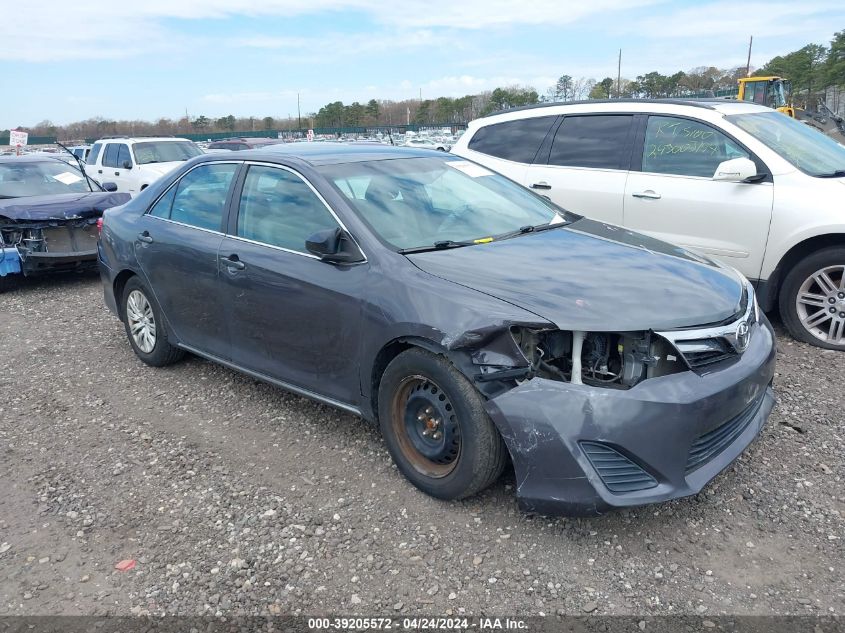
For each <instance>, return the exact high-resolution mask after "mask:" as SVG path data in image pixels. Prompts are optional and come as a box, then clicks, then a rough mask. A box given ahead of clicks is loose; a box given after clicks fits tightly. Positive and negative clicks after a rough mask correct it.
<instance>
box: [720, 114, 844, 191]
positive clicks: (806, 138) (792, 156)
mask: <svg viewBox="0 0 845 633" xmlns="http://www.w3.org/2000/svg"><path fill="white" fill-rule="evenodd" d="M726 118H727V119H728V120H729V121H731V122H732V123H734V124H735V125H737V126H738V127H740V128H742V129H743V130H745V131H746V132H748V133H749V134H751V135H752V136H754V137H755V138H756V139H757V140H759V141H760V142H761V143H763V144H764V145H766V146H767V147H769V148H770V149H772V150H774V151H775V152H777V153H778V154H780V155H781V156H782V157H783V158H785V159H786V160H788V161H789V162H790V163H792V164H793V165H795V166H796V167H797V168H798V169H800V170H801V171H803V172H805V173H807V174H809V175H810V176H828V177H830V176H832V175H835V174H837V173H839V172H842V171H845V146H842V145H840V144H839V143H837V142H836V141H834V140H833V139H832V138H830V137H828V136H825V135H824V134H822V133H821V132H819V131H818V130H815V129H813V128H811V127H810V126H809V125H807V124H806V123H801V122H799V121H796V120H795V119H793V118H791V117H788V116H786V115H784V114H781V113H780V112H760V113H755V114H733V115H730V116H728V117H726Z"/></svg>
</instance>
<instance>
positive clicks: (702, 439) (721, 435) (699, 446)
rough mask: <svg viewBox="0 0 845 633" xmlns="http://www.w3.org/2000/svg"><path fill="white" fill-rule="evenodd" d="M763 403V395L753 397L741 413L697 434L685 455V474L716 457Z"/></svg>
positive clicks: (743, 428)
mask: <svg viewBox="0 0 845 633" xmlns="http://www.w3.org/2000/svg"><path fill="white" fill-rule="evenodd" d="M762 404H763V396H761V397H759V398H757V399H755V400H754V401H753V402H752V403H751V404H750V405H748V406H747V407H746V408H745V409H744V410H743V412H742V413H740V414H739V415H737V416H736V417H733V418H731V419H730V420H728V421H727V422H725V423H724V424H722V425H721V426H718V427H716V428H715V429H713V430H712V431H708V432H707V433H704V434H703V435H699V436H698V438H697V439H696V440H695V442H693V444H692V447H691V448H690V452H689V455H688V456H687V466H686V472H687V474H689V473H691V472H692V471H694V470H696V469H697V468H700V467H701V466H704V464H706V463H707V462H709V461H710V460H712V459H713V458H714V457H716V456H717V455H718V454H719V453H721V452H722V451H723V450H725V449H726V448H727V447H728V446H730V445H731V444H732V443H733V442H734V440H736V438H738V437H739V436H740V435H742V433H743V431H745V429H746V428H747V427H748V425H749V424H750V423H751V420H753V419H754V416H756V415H757V412H758V411H759V410H760V406H761V405H762Z"/></svg>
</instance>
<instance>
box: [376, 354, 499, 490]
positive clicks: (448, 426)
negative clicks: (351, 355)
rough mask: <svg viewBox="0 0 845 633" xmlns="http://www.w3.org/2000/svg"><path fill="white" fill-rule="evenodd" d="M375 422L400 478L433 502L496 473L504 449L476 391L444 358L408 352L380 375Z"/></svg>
mask: <svg viewBox="0 0 845 633" xmlns="http://www.w3.org/2000/svg"><path fill="white" fill-rule="evenodd" d="M378 402H379V406H378V409H379V425H380V426H381V432H382V435H383V436H384V439H385V443H386V444H387V449H388V451H389V452H390V455H391V457H392V458H393V461H394V462H395V463H396V465H397V466H398V468H399V470H400V471H402V474H404V475H405V477H407V478H408V480H409V481H410V482H411V483H412V484H414V485H415V486H416V487H417V488H419V489H420V490H422V491H423V492H425V493H426V494H429V495H431V496H432V497H437V498H438V499H447V500H451V499H463V498H464V497H469V496H471V495H473V494H475V493H477V492H479V491H481V490H483V489H484V488H487V487H488V486H489V485H490V484H492V483H493V482H494V481H496V479H498V478H499V476H500V475H501V474H502V470H503V469H504V467H505V462H506V460H507V449H506V448H505V444H504V441H503V440H502V437H501V436H500V435H499V432H498V430H497V429H496V427H495V426H494V425H493V422H492V421H491V420H490V417H489V416H488V415H487V412H486V411H485V410H484V401H483V400H482V398H481V395H480V394H479V393H478V391H476V389H475V387H473V385H472V384H471V383H470V382H469V380H467V379H466V378H465V377H464V376H463V374H461V373H460V372H459V371H458V370H457V369H455V367H454V366H453V365H452V364H451V363H450V362H449V361H448V360H446V359H445V358H443V357H442V356H439V355H435V354H432V353H431V352H428V351H425V350H422V349H418V348H414V349H409V350H407V351H405V352H402V353H401V354H399V355H398V356H397V357H396V358H394V359H393V361H391V363H390V364H389V365H388V366H387V369H385V371H384V375H383V376H382V379H381V383H380V384H379V391H378Z"/></svg>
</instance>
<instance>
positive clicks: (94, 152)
mask: <svg viewBox="0 0 845 633" xmlns="http://www.w3.org/2000/svg"><path fill="white" fill-rule="evenodd" d="M101 149H103V144H102V143H94V145H93V146H92V147H91V151H90V152H89V153H88V160H87V161H85V164H86V165H96V164H97V156H99V155H100V150H101Z"/></svg>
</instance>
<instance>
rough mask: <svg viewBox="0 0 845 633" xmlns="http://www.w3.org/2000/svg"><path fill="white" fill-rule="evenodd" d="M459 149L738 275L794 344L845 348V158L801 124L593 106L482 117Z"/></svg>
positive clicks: (728, 113) (621, 103)
mask: <svg viewBox="0 0 845 633" xmlns="http://www.w3.org/2000/svg"><path fill="white" fill-rule="evenodd" d="M452 152H453V153H455V154H458V155H460V156H463V157H465V158H468V159H471V160H474V161H476V162H479V163H481V164H483V165H486V166H487V167H490V168H491V169H494V170H496V171H498V172H500V173H502V174H504V175H506V176H508V177H509V178H511V179H512V180H515V181H517V182H519V183H521V184H523V185H525V186H526V187H530V188H531V189H532V190H534V191H536V192H537V193H540V194H542V195H544V196H546V197H548V198H550V199H551V200H552V201H554V202H555V203H557V204H558V205H560V206H562V207H564V208H566V209H568V210H570V211H574V212H575V213H579V214H583V215H586V216H589V217H593V218H596V219H599V220H604V221H606V222H608V223H612V224H618V225H622V226H625V227H629V228H631V229H634V230H636V231H639V232H642V233H647V234H650V235H653V236H655V237H658V238H660V239H663V240H666V241H667V242H673V243H675V244H678V245H680V246H683V247H685V248H689V249H691V250H694V251H697V252H699V253H702V254H705V255H707V256H711V257H715V258H718V259H720V260H721V261H723V262H725V263H727V264H730V265H731V266H733V267H735V268H737V269H738V270H739V271H740V272H742V273H743V274H744V275H745V276H746V277H748V278H749V279H751V280H752V282H753V283H754V285H755V287H756V288H757V295H758V298H759V301H760V304H761V305H762V306H763V308H764V309H767V310H768V309H771V308H774V307H775V306H776V305H779V307H780V312H781V315H782V318H783V321H784V323H785V324H786V326H787V327H788V328H789V331H790V333H791V334H792V335H793V336H795V338H797V339H800V340H803V341H806V342H809V343H813V344H815V345H819V346H821V347H826V348H828V349H838V350H845V147H843V146H842V145H840V144H838V143H836V142H835V141H833V140H831V139H830V138H828V137H826V136H824V135H823V134H820V133H819V132H817V131H815V130H813V129H812V128H810V127H808V126H806V125H804V124H803V123H799V122H798V121H795V120H794V119H791V118H789V117H787V116H785V115H783V114H781V113H780V112H777V111H774V110H770V109H768V108H765V107H762V106H757V105H753V104H746V103H742V102H734V101H706V102H703V101H680V100H678V101H670V100H660V101H648V100H618V101H616V100H615V101H592V102H582V103H571V104H563V105H546V106H535V107H529V108H523V109H517V110H510V111H506V112H502V113H499V114H495V115H492V116H489V117H485V118H482V119H478V120H476V121H473V122H472V123H470V124H469V128H468V130H467V132H466V133H465V134H464V135H463V136H462V137H461V138H460V139H459V140H458V142H457V143H456V144H455V147H454V148H453V149H452ZM668 265H669V264H668V262H667V266H668Z"/></svg>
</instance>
